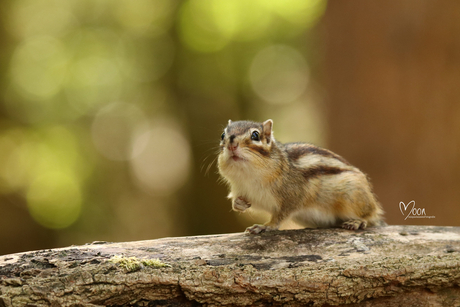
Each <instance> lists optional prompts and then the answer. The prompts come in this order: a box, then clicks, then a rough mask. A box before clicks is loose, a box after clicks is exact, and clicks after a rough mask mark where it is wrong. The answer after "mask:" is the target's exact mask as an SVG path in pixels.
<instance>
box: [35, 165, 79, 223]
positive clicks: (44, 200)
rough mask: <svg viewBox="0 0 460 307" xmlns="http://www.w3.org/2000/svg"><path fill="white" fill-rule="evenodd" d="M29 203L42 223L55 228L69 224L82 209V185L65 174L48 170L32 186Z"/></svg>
mask: <svg viewBox="0 0 460 307" xmlns="http://www.w3.org/2000/svg"><path fill="white" fill-rule="evenodd" d="M27 204H28V208H29V212H30V214H31V215H32V217H33V218H34V219H35V220H36V221H37V222H38V223H39V224H41V225H42V226H44V227H47V228H52V229H60V228H66V227H69V226H70V225H72V224H73V223H74V222H75V221H76V220H77V219H78V217H79V215H80V212H81V204H82V195H81V191H80V186H79V185H78V183H77V182H76V181H75V180H74V179H73V178H72V177H69V176H67V175H66V174H64V173H60V172H49V173H45V174H43V175H42V176H40V177H38V178H37V179H36V180H35V181H33V182H32V184H31V185H30V187H29V189H28V191H27Z"/></svg>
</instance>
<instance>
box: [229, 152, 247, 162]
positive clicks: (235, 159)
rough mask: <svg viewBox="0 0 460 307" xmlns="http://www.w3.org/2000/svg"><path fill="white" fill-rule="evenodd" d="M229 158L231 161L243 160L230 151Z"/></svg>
mask: <svg viewBox="0 0 460 307" xmlns="http://www.w3.org/2000/svg"><path fill="white" fill-rule="evenodd" d="M230 159H232V160H233V161H244V158H243V157H241V156H240V155H238V154H237V153H235V152H230Z"/></svg>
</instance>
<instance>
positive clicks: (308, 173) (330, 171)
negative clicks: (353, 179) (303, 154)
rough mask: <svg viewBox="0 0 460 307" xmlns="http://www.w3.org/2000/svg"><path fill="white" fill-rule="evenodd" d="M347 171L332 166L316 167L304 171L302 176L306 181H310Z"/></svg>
mask: <svg viewBox="0 0 460 307" xmlns="http://www.w3.org/2000/svg"><path fill="white" fill-rule="evenodd" d="M347 171H348V170H346V169H341V168H338V167H330V166H315V167H312V168H309V169H305V170H302V175H303V177H304V178H305V179H307V180H310V179H312V178H316V177H319V176H323V175H337V174H340V173H343V172H347Z"/></svg>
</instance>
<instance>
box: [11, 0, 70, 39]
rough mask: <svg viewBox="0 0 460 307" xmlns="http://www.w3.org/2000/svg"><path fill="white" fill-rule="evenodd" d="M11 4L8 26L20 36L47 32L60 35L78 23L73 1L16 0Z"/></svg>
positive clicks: (51, 34) (24, 36)
mask: <svg viewBox="0 0 460 307" xmlns="http://www.w3.org/2000/svg"><path fill="white" fill-rule="evenodd" d="M11 4H12V7H11V13H10V14H9V15H8V16H6V17H7V23H6V26H7V29H8V30H9V32H10V33H11V34H13V35H15V36H17V37H20V38H27V37H31V36H34V35H45V34H46V35H50V36H55V37H59V36H61V35H63V34H65V33H66V32H68V31H69V30H70V29H72V28H73V27H75V26H77V25H78V22H77V20H76V18H75V16H74V14H73V12H72V4H71V1H54V0H15V1H12V2H11Z"/></svg>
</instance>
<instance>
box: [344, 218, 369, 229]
mask: <svg viewBox="0 0 460 307" xmlns="http://www.w3.org/2000/svg"><path fill="white" fill-rule="evenodd" d="M366 227H367V222H366V221H365V220H361V219H351V220H348V221H346V222H344V223H343V224H342V228H345V229H349V230H358V229H366Z"/></svg>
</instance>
